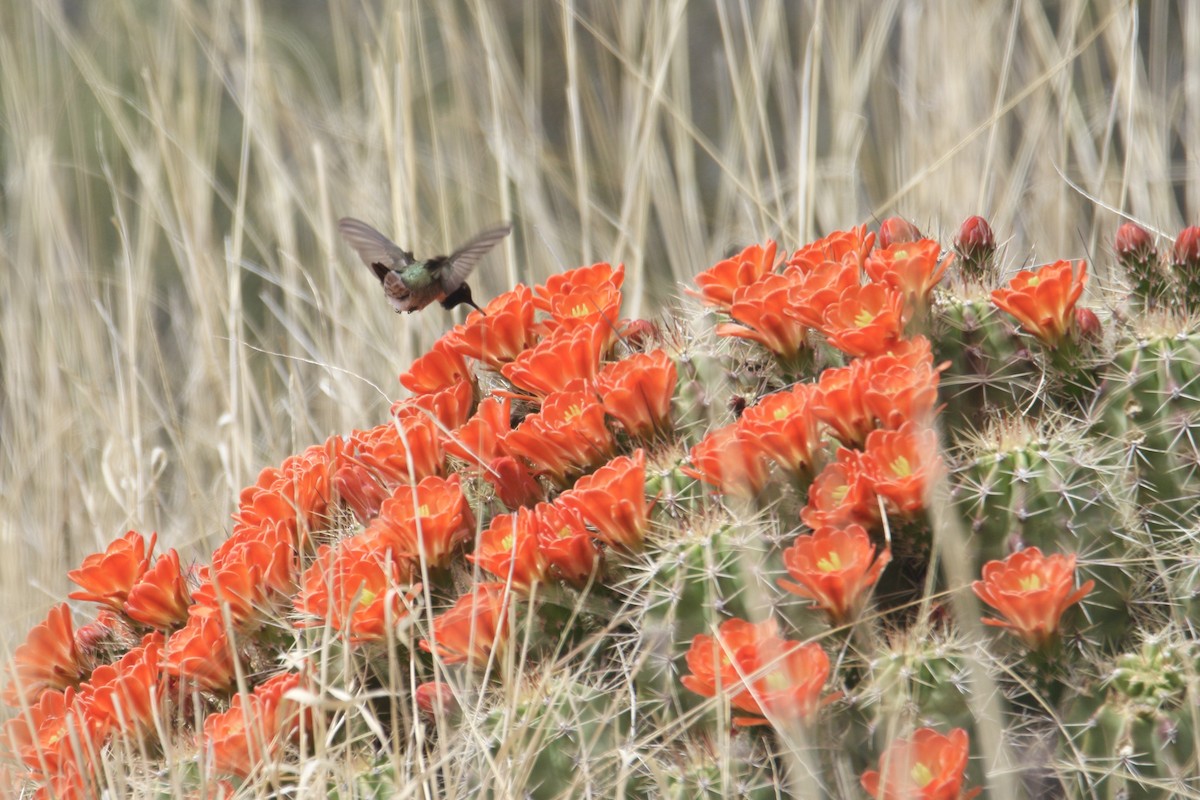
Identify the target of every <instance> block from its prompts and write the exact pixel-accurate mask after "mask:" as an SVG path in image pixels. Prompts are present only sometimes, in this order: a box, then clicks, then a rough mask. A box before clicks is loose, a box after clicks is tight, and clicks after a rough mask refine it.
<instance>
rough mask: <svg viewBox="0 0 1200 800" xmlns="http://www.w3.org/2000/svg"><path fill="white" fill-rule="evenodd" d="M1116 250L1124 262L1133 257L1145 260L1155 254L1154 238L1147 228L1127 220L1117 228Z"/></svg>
mask: <svg viewBox="0 0 1200 800" xmlns="http://www.w3.org/2000/svg"><path fill="white" fill-rule="evenodd" d="M1116 250H1117V257H1118V258H1120V259H1121V261H1122V262H1125V261H1126V260H1127V259H1131V258H1133V259H1137V260H1138V261H1145V260H1146V259H1147V258H1151V257H1153V256H1154V255H1155V250H1154V239H1153V238H1152V237H1151V236H1150V234H1149V233H1147V232H1146V229H1145V228H1143V227H1141V226H1140V225H1136V224H1134V223H1132V222H1126V223H1125V224H1124V225H1122V226H1121V227H1119V228H1117V239H1116Z"/></svg>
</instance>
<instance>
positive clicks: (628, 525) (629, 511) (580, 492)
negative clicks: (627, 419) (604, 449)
mask: <svg viewBox="0 0 1200 800" xmlns="http://www.w3.org/2000/svg"><path fill="white" fill-rule="evenodd" d="M557 502H558V503H559V504H560V505H562V507H563V508H566V509H570V510H571V511H574V512H575V513H577V514H579V516H580V517H581V518H582V519H583V520H585V521H586V522H587V523H588V524H590V525H591V526H592V527H594V528H595V529H596V536H597V537H598V538H599V539H600V541H602V542H604V543H605V544H607V545H608V546H609V547H621V548H624V549H626V550H640V549H641V548H642V540H643V539H644V538H645V536H646V529H647V528H648V527H649V525H650V507H651V505H652V503H649V502H647V501H646V453H645V451H644V450H641V449H638V450H636V451H635V452H634V453H633V455H632V456H620V457H618V458H614V459H613V460H612V461H610V462H608V463H607V464H605V465H604V466H603V467H601V468H600V469H598V470H596V471H595V472H593V473H592V474H591V475H587V476H585V477H582V478H580V479H579V480H578V481H576V482H575V486H574V487H573V488H571V489H569V490H567V491H565V492H563V493H562V494H561V495H559V496H558V501H557Z"/></svg>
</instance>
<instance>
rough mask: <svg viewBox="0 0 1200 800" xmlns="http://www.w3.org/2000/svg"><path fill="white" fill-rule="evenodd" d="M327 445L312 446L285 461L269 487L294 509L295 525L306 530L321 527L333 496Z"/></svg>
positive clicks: (330, 460)
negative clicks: (296, 522) (296, 523)
mask: <svg viewBox="0 0 1200 800" xmlns="http://www.w3.org/2000/svg"><path fill="white" fill-rule="evenodd" d="M327 445H328V443H324V444H317V445H312V446H311V447H308V448H305V450H304V451H303V452H300V453H297V454H296V455H293V456H288V457H287V458H285V459H284V460H283V463H282V464H280V465H279V477H278V479H276V481H275V483H274V484H273V485H272V487H271V488H272V490H273V491H275V492H277V493H279V494H280V495H281V496H282V497H283V498H284V500H285V501H286V502H287V503H288V504H289V505H291V506H292V508H293V509H295V514H296V518H297V521H298V523H299V524H300V525H302V526H303V527H304V529H306V530H307V529H310V528H314V527H318V528H319V527H321V526H322V525H323V523H324V520H325V516H326V514H327V513H328V511H329V501H330V498H331V497H332V496H333V490H332V488H331V486H330V481H331V480H332V478H333V475H332V472H333V469H334V467H335V465H334V463H333V461H334V459H333V457H332V456H331V454H330V452H329V449H328V446H327Z"/></svg>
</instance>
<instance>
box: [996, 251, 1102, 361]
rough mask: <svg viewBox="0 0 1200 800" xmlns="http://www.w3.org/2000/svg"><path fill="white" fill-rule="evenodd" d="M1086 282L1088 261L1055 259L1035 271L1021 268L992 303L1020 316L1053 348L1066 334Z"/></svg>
mask: <svg viewBox="0 0 1200 800" xmlns="http://www.w3.org/2000/svg"><path fill="white" fill-rule="evenodd" d="M1085 283H1087V262H1086V261H1079V262H1077V264H1072V263H1071V262H1070V261H1056V262H1054V263H1053V264H1047V265H1046V266H1044V267H1042V268H1041V269H1039V270H1037V271H1036V272H1031V271H1030V270H1021V271H1020V272H1018V273H1017V276H1016V277H1015V278H1013V279H1012V281H1010V282H1009V284H1008V286H1007V287H1005V288H1003V289H996V290H995V291H994V292H992V302H993V303H995V304H996V306H997V307H998V308H1002V309H1004V310H1005V311H1007V312H1008V313H1009V314H1012V315H1013V316H1014V317H1016V318H1017V322H1019V323H1021V327H1022V328H1024V329H1025V330H1027V331H1029V333H1031V334H1033V335H1034V336H1036V337H1037V338H1038V339H1040V340H1041V341H1042V342H1043V343H1044V344H1046V345H1048V346H1050V347H1054V346H1055V345H1057V344H1058V343H1059V342H1060V341H1062V338H1063V337H1064V336H1066V335H1067V330H1068V329H1069V328H1070V326H1071V321H1072V320H1073V319H1074V314H1073V313H1072V312H1073V311H1074V309H1075V303H1076V302H1077V301H1078V300H1079V297H1080V295H1082V294H1083V286H1084V284H1085Z"/></svg>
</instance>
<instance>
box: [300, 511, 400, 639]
mask: <svg viewBox="0 0 1200 800" xmlns="http://www.w3.org/2000/svg"><path fill="white" fill-rule="evenodd" d="M411 576H412V565H411V563H410V562H409V561H408V560H407V559H404V558H403V556H400V555H398V554H397V553H395V552H393V551H391V550H389V549H388V548H387V547H386V546H385V545H383V544H382V543H381V542H380V540H379V539H378V538H377V537H376V536H375V535H373V534H372V533H371V532H370V531H368V532H367V533H364V534H360V535H358V536H352V537H350V538H348V539H343V540H341V541H340V542H337V543H336V544H333V545H322V546H321V548H320V550H318V551H317V557H316V559H315V560H314V561H313V563H312V566H310V567H309V568H308V569H307V570H305V571H304V576H303V578H302V580H301V589H300V592H299V594H298V595H297V597H296V601H295V605H296V611H297V612H299V613H300V614H303V615H307V616H309V617H311V618H312V619H303V620H300V621H299V622H298V623H297V627H301V628H305V627H318V626H321V625H324V624H326V623H328V624H329V626H330V627H331V628H333V629H334V630H336V631H340V632H342V633H344V634H346V635H347V636H348V637H349V639H350V641H352V642H365V641H372V640H378V639H383V638H385V637H386V636H387V633H388V630H389V629H394V628H395V626H396V624H397V623H398V622H399V621H400V620H402V619H404V618H405V617H406V616H407V615H408V612H409V606H410V602H411V600H412V598H413V597H414V591H415V590H414V588H413V587H412V586H410V583H411Z"/></svg>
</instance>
